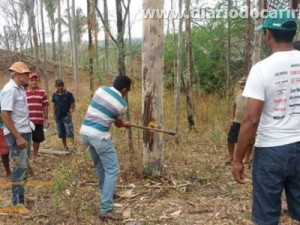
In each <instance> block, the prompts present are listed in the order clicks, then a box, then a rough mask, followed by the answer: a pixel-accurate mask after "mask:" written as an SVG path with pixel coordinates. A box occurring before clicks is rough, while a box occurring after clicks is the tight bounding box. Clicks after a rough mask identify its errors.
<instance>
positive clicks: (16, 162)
mask: <svg viewBox="0 0 300 225" xmlns="http://www.w3.org/2000/svg"><path fill="white" fill-rule="evenodd" d="M21 136H22V137H23V138H24V139H25V141H26V142H27V148H26V149H20V148H19V147H18V146H17V143H16V139H15V138H14V136H13V135H12V134H7V135H5V139H6V142H7V144H8V146H9V159H10V166H11V168H12V175H11V181H12V182H13V185H12V203H13V204H14V205H16V204H18V203H24V196H25V190H24V185H20V184H18V185H15V184H14V182H26V181H27V174H28V171H27V165H28V159H29V157H30V149H31V133H21Z"/></svg>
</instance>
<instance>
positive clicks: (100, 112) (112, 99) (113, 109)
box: [0, 62, 131, 221]
mask: <svg viewBox="0 0 300 225" xmlns="http://www.w3.org/2000/svg"><path fill="white" fill-rule="evenodd" d="M9 71H10V75H11V79H10V80H9V82H8V83H7V84H6V85H5V86H4V87H3V89H2V91H1V95H0V96H1V99H0V100H1V101H0V105H1V121H3V124H4V126H3V129H2V128H1V129H0V153H1V154H2V153H5V154H2V155H3V157H2V160H3V165H4V167H5V171H6V175H7V177H9V178H10V179H11V181H12V204H13V205H14V206H16V207H18V208H19V207H22V208H23V209H26V207H25V205H24V203H25V200H26V198H25V189H24V185H25V183H26V181H27V176H28V173H30V170H31V168H30V165H29V161H30V158H31V156H30V155H31V141H33V160H37V158H38V150H39V145H40V143H41V142H42V141H44V140H45V135H44V130H43V128H44V127H45V126H48V122H49V121H48V113H49V112H48V111H49V110H48V105H49V103H48V98H47V94H46V92H45V90H44V89H42V88H40V87H39V86H38V81H39V77H38V75H37V74H36V73H34V72H31V71H30V70H29V68H28V66H27V65H26V64H24V63H23V62H16V63H14V64H13V65H12V66H11V67H10V68H9ZM55 86H56V92H55V93H54V94H53V95H52V102H53V106H54V107H53V113H54V115H53V118H54V120H55V123H56V129H57V134H58V137H59V138H61V139H62V143H63V146H64V149H65V150H69V148H68V144H67V138H71V140H72V142H73V141H74V132H73V123H72V113H73V112H74V109H75V99H74V96H73V94H72V93H71V92H70V91H67V90H66V89H65V88H64V82H63V81H62V80H61V79H58V80H56V81H55ZM130 87H131V79H130V78H129V77H128V76H125V75H120V76H118V77H116V79H115V80H114V82H113V85H112V87H106V86H104V87H100V88H99V89H98V90H97V91H96V92H95V95H94V97H93V98H92V100H91V103H90V106H89V108H88V110H87V114H86V116H85V118H84V120H83V123H82V126H81V129H80V134H81V135H82V140H83V142H84V144H85V145H87V146H88V147H89V150H90V154H91V157H92V160H93V162H94V165H95V168H96V172H97V175H98V179H99V189H100V191H101V193H102V194H101V207H100V218H101V219H102V220H103V221H107V220H108V219H113V220H120V219H122V214H119V213H117V212H115V211H114V205H113V199H114V192H115V185H116V181H117V178H118V174H119V170H120V168H119V167H120V166H119V161H118V157H117V153H116V150H115V147H114V144H113V142H112V140H111V135H110V133H109V129H110V127H111V126H112V124H113V123H114V124H115V126H117V127H126V128H129V127H130V123H129V121H126V120H125V119H124V117H125V113H126V110H127V103H126V101H125V100H124V97H125V96H126V95H127V94H128V92H129V91H130ZM0 125H1V123H0ZM1 132H2V135H1ZM2 142H3V143H2ZM4 150H5V152H4ZM8 155H9V157H8ZM10 168H11V169H12V171H10ZM23 212H24V210H23ZM25 212H28V210H27V209H26V210H25Z"/></svg>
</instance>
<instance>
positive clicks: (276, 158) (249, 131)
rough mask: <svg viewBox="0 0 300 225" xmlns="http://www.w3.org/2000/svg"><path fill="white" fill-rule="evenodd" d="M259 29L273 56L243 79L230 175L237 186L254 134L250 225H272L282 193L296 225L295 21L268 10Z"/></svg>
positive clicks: (299, 181)
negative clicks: (243, 100)
mask: <svg viewBox="0 0 300 225" xmlns="http://www.w3.org/2000/svg"><path fill="white" fill-rule="evenodd" d="M260 29H262V30H263V32H264V38H265V42H266V44H267V46H268V48H269V49H270V50H271V52H272V55H271V56H269V57H267V58H266V59H264V60H262V61H260V62H258V63H257V64H255V65H254V66H253V67H252V68H251V71H250V74H249V76H248V79H247V83H246V86H245V89H244V91H243V96H245V97H247V98H248V104H247V109H246V113H245V117H244V120H243V122H242V125H241V128H240V133H239V139H238V144H237V150H236V153H235V157H234V162H233V170H232V173H233V176H234V178H235V180H236V181H237V182H239V183H244V182H245V181H244V179H243V178H244V176H243V172H244V165H243V161H242V160H243V158H244V155H245V153H246V151H247V149H248V146H249V145H250V144H251V141H252V140H253V138H254V137H255V134H257V136H256V141H255V151H254V156H253V175H252V179H253V182H252V185H253V194H252V197H253V204H252V219H253V221H254V222H255V223H256V224H259V225H267V224H268V225H273V224H274V225H275V224H278V221H279V219H280V214H281V196H282V192H283V190H285V193H286V199H287V204H288V211H289V214H290V216H291V217H292V218H293V219H295V220H298V221H300V194H299V193H300V192H299V190H300V52H299V51H297V50H295V49H294V47H293V45H292V41H293V38H294V36H295V34H296V30H297V18H296V17H295V15H294V13H292V12H291V11H290V10H284V9H277V10H273V11H271V12H270V13H269V14H268V15H267V17H266V18H265V19H264V22H263V24H262V25H260V26H259V27H257V30H260Z"/></svg>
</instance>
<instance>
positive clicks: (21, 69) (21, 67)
mask: <svg viewBox="0 0 300 225" xmlns="http://www.w3.org/2000/svg"><path fill="white" fill-rule="evenodd" d="M9 70H11V71H15V72H17V73H29V72H30V70H29V68H28V66H27V65H26V64H25V63H23V62H16V63H14V64H12V66H11V67H10V68H9Z"/></svg>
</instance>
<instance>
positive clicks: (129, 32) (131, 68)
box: [126, 6, 133, 74]
mask: <svg viewBox="0 0 300 225" xmlns="http://www.w3.org/2000/svg"><path fill="white" fill-rule="evenodd" d="M126 10H128V18H127V21H128V54H129V63H130V74H132V73H133V65H132V60H133V53H132V46H131V18H130V10H129V6H128V8H127V9H126Z"/></svg>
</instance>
